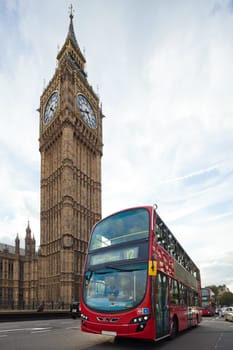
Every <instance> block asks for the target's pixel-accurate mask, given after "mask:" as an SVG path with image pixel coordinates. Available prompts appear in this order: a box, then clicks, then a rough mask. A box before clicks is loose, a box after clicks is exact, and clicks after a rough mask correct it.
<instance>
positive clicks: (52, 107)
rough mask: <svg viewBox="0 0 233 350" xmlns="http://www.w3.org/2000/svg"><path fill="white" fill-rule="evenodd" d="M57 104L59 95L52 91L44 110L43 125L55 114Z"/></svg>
mask: <svg viewBox="0 0 233 350" xmlns="http://www.w3.org/2000/svg"><path fill="white" fill-rule="evenodd" d="M58 102H59V95H58V92H57V91H54V92H53V93H52V95H51V96H50V98H49V100H48V102H47V104H46V106H45V110H44V124H48V123H49V122H50V121H51V120H52V119H53V116H54V114H55V112H56V109H57V107H58Z"/></svg>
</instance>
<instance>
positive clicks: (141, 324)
mask: <svg viewBox="0 0 233 350" xmlns="http://www.w3.org/2000/svg"><path fill="white" fill-rule="evenodd" d="M149 318H150V316H149V315H146V316H138V317H134V318H133V319H132V320H131V321H130V324H137V325H138V326H137V328H136V332H141V331H143V329H144V328H145V327H146V324H147V321H148V320H149Z"/></svg>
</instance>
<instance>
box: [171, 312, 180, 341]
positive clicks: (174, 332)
mask: <svg viewBox="0 0 233 350" xmlns="http://www.w3.org/2000/svg"><path fill="white" fill-rule="evenodd" d="M177 333H178V320H177V318H176V317H174V318H173V320H172V330H171V335H170V339H174V338H175V337H176V336H177Z"/></svg>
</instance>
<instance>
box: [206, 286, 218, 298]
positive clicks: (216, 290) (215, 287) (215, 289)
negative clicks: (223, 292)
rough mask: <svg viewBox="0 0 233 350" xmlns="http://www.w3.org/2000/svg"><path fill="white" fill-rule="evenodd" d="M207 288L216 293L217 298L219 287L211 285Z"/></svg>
mask: <svg viewBox="0 0 233 350" xmlns="http://www.w3.org/2000/svg"><path fill="white" fill-rule="evenodd" d="M206 288H210V289H211V290H212V291H213V292H214V294H215V296H216V297H217V296H218V287H217V286H215V285H214V284H213V285H211V286H207V287H206Z"/></svg>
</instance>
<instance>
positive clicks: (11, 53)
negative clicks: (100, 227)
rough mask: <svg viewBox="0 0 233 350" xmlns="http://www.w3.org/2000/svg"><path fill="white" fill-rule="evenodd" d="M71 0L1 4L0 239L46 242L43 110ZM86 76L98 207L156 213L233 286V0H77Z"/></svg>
mask: <svg viewBox="0 0 233 350" xmlns="http://www.w3.org/2000/svg"><path fill="white" fill-rule="evenodd" d="M69 6H70V0H69V1H67V0H58V1H56V6H55V5H54V1H51V0H41V1H40V2H38V1H36V0H31V1H26V0H0V42H1V53H0V111H1V117H0V160H1V168H0V191H1V197H0V242H1V243H8V244H14V239H15V237H16V234H17V233H18V234H19V237H20V238H21V246H23V243H24V237H25V230H26V226H27V221H28V220H30V225H31V228H32V232H33V233H34V235H35V238H36V241H37V244H38V245H39V239H40V227H39V217H40V154H39V144H38V136H39V115H38V112H37V111H36V109H37V108H38V107H39V102H40V96H41V94H42V91H43V89H44V87H45V86H46V85H47V83H48V82H49V80H50V79H51V77H52V76H53V73H54V70H55V68H56V55H57V52H58V48H59V47H61V46H62V45H63V43H64V41H65V38H66V35H67V31H68V26H69V11H68V7H69ZM73 7H74V9H75V13H74V28H75V33H76V38H77V40H78V43H79V46H80V48H81V49H82V51H83V52H84V53H85V57H86V60H87V67H86V68H87V72H88V80H89V82H90V84H92V86H93V88H94V90H95V91H96V92H97V93H98V94H99V96H100V100H101V102H102V104H103V113H104V114H105V116H106V118H105V119H104V154H103V159H102V181H103V183H102V184H103V187H102V194H103V196H102V213H103V216H106V215H108V214H110V213H112V212H114V211H117V210H118V209H122V208H126V207H131V206H135V205H141V204H153V203H157V204H158V212H159V214H160V215H161V217H162V218H163V220H164V221H165V222H166V223H167V225H168V226H169V227H170V229H171V230H172V232H173V233H174V234H175V236H176V237H177V239H178V240H179V241H180V243H181V244H182V246H183V247H184V248H185V249H186V250H187V252H188V254H189V255H190V256H191V257H192V258H193V260H194V261H195V262H196V264H197V265H198V266H199V267H200V268H201V271H202V280H203V284H204V285H207V284H226V285H227V286H228V287H230V288H231V290H232V291H233V273H232V266H233V234H232V233H233V232H232V230H233V103H232V95H233V2H232V1H228V0H205V1H202V0H189V1H186V0H174V1H168V0H143V1H140V0H79V1H73Z"/></svg>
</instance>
